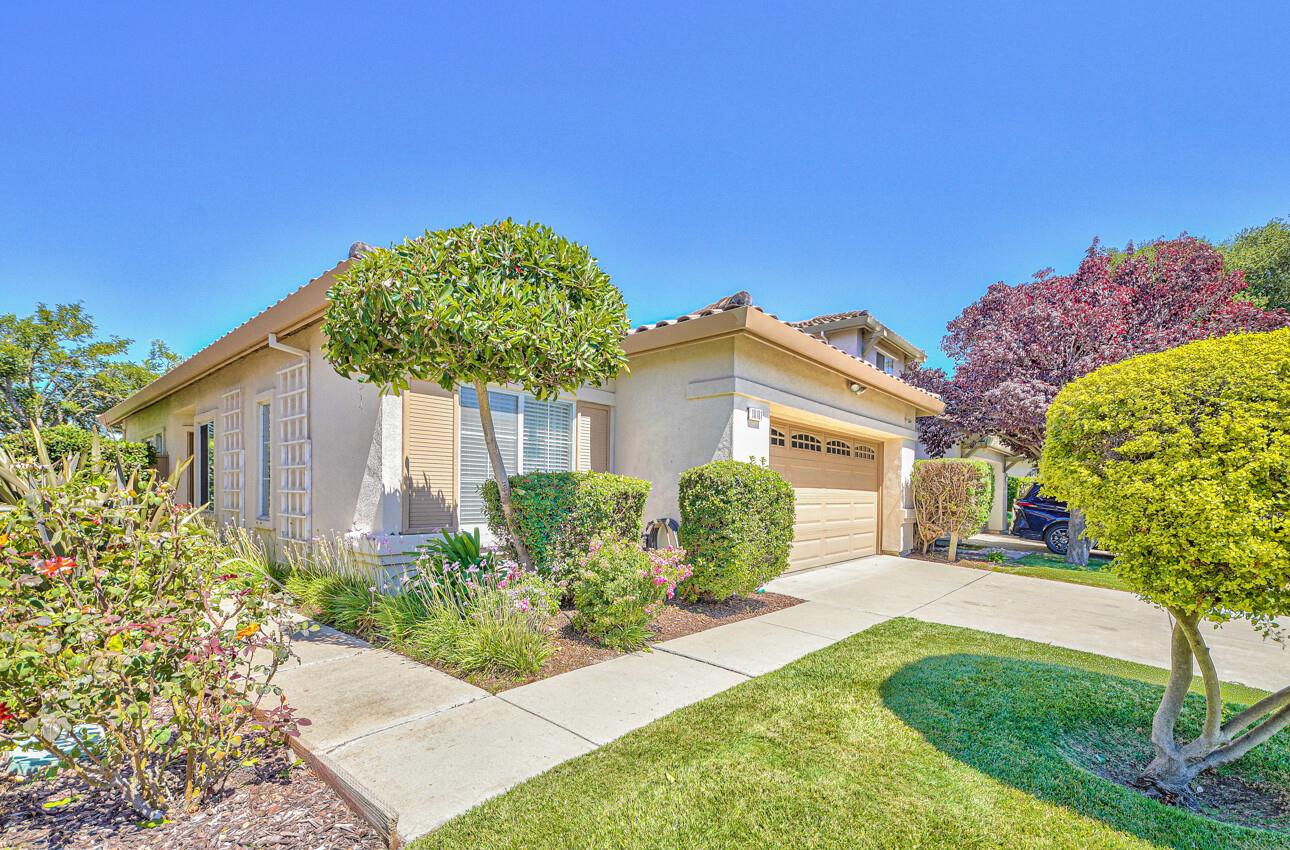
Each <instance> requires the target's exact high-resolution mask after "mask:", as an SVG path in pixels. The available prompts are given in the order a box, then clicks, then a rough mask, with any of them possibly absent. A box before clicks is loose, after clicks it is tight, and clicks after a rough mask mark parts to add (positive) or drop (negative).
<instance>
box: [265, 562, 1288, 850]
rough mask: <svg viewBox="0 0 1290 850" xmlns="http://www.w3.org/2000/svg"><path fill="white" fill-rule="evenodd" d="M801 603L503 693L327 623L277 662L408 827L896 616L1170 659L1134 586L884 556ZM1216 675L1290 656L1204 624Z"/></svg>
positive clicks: (289, 685)
mask: <svg viewBox="0 0 1290 850" xmlns="http://www.w3.org/2000/svg"><path fill="white" fill-rule="evenodd" d="M768 589H769V590H772V591H775V592H777V593H785V594H789V595H791V596H797V597H799V598H802V599H805V600H807V601H806V602H804V603H802V604H801V605H797V606H794V607H792V608H785V609H782V610H779V611H775V612H773V613H771V614H767V615H765V616H762V617H757V618H754V619H751V620H744V621H741V622H737V623H731V624H729V625H726V626H721V627H719V628H716V629H711V630H709V631H706V632H700V633H698V634H694V635H689V636H687V637H683V638H677V639H675V640H670V641H665V642H663V643H661V644H658V645H657V646H655V648H654V649H655V651H654V652H648V653H634V654H630V655H624V656H621V657H619V658H615V659H612V660H610V661H606V662H603V663H601V664H596V665H593V666H591V667H584V668H582V669H579V670H573V671H570V672H568V673H564V674H561V675H559V676H555V677H552V678H550V679H545V680H542V681H539V682H534V683H532V684H530V685H524V686H522V687H519V688H514V689H512V690H509V691H505V692H503V693H501V694H498V695H496V696H494V695H491V694H489V693H487V692H486V691H483V690H481V689H479V688H476V687H474V686H473V685H469V684H466V683H464V682H461V681H459V680H457V679H454V678H453V677H451V676H448V675H445V674H443V673H440V672H438V671H437V670H433V669H431V668H429V667H425V666H423V665H420V664H417V663H415V662H412V661H409V660H407V659H405V658H403V657H402V656H399V655H396V654H394V653H391V652H387V651H385V650H380V649H375V648H373V647H371V646H369V645H368V644H366V643H363V642H362V641H360V640H357V639H355V638H352V637H349V636H347V635H343V634H341V633H339V632H336V631H334V630H331V629H322V630H320V631H317V632H310V633H305V634H303V635H301V637H300V638H299V640H298V641H297V643H296V649H297V653H298V654H299V655H300V656H301V662H302V663H301V664H300V665H299V666H292V667H291V668H290V669H287V670H285V671H283V672H282V673H281V674H280V679H279V680H278V681H279V683H280V684H281V685H282V686H283V688H284V690H285V692H286V695H287V698H288V700H289V701H290V702H291V704H292V705H294V706H296V708H297V710H298V712H299V713H300V715H301V716H304V717H307V718H309V719H310V720H311V721H312V724H311V725H310V726H308V727H305V728H304V729H303V730H302V733H303V734H302V740H303V743H304V744H305V745H306V746H308V747H309V748H310V749H311V750H313V751H316V752H319V753H323V754H325V755H326V756H327V757H328V758H329V759H330V760H331V762H332V763H334V764H336V765H338V766H339V767H340V768H342V769H343V770H344V771H345V772H347V773H348V774H349V775H350V776H352V777H353V778H355V779H356V780H358V781H359V782H360V783H361V784H362V785H363V786H364V787H365V788H367V789H368V790H369V791H370V792H372V793H373V794H374V795H375V796H377V797H378V798H379V799H380V801H381V802H383V803H384V804H385V805H386V806H387V807H388V808H390V809H392V810H393V811H394V812H395V814H396V815H397V817H398V833H399V837H400V838H401V839H402V840H404V841H407V840H411V839H413V838H416V837H418V836H421V835H424V834H426V833H427V832H430V831H431V830H433V829H435V828H436V827H438V826H439V825H441V824H442V823H444V822H445V821H447V820H449V819H451V818H453V817H455V816H456V815H458V814H461V813H462V812H464V811H466V810H467V809H469V808H472V807H473V806H475V805H478V804H479V803H481V802H483V801H484V800H486V799H488V798H489V797H492V796H495V795H497V794H500V793H501V792H503V791H505V790H506V789H508V788H510V787H512V786H514V785H516V784H518V783H520V782H522V781H524V780H525V779H528V778H530V777H532V776H536V775H537V774H539V773H542V772H544V771H546V770H548V769H550V768H551V767H554V766H555V765H557V764H559V763H561V762H563V761H565V760H567V759H570V758H573V757H574V756H578V755H581V754H582V753H586V752H589V751H591V750H593V749H595V748H596V747H598V746H601V745H603V744H606V743H608V742H609V741H612V740H613V739H615V738H617V737H620V736H621V735H624V734H626V733H628V732H630V731H631V730H633V729H636V728H639V727H641V726H644V725H646V724H648V723H650V722H651V721H653V720H656V719H658V718H659V717H662V716H664V715H666V714H669V713H671V712H673V711H675V710H676V709H678V708H681V707H683V706H686V705H689V704H690V703H694V702H698V701H699V700H702V699H704V698H706V697H709V696H711V695H713V694H716V693H719V692H720V691H723V690H725V689H727V688H730V687H733V686H734V685H737V684H739V683H740V682H743V681H745V680H747V679H748V678H749V677H752V676H759V675H762V674H763V673H767V672H770V671H771V670H774V669H776V668H778V667H781V666H783V665H784V664H787V663H789V662H791V661H794V660H796V659H797V658H800V657H802V656H803V655H806V654H808V653H811V652H814V651H815V650H817V649H821V648H823V647H825V646H828V645H830V644H832V643H834V642H836V641H839V640H842V639H843V638H846V637H848V636H850V635H852V634H855V633H856V632H859V631H863V630H864V629H867V628H869V627H870V626H872V625H874V624H876V623H880V622H882V621H884V620H886V619H889V618H891V617H899V616H907V617H914V618H917V619H921V620H925V621H928V622H935V623H944V624H949V625H957V626H967V627H970V628H976V629H982V630H984V631H991V632H997V633H999V634H1005V635H1012V636H1015V637H1021V638H1027V639H1030V640H1035V641H1041V642H1044V643H1051V644H1055V645H1058V646H1066V647H1071V648H1074V649H1082V650H1087V651H1090V652H1097V653H1100V654H1103V655H1108V656H1112V657H1116V658H1124V659H1127V660H1130V661H1137V662H1142V663H1146V664H1151V665H1154V666H1165V664H1166V662H1167V660H1168V658H1167V656H1168V634H1169V625H1168V621H1167V619H1166V617H1165V615H1164V613H1163V612H1161V611H1159V610H1157V609H1155V608H1152V607H1151V606H1149V605H1146V604H1145V603H1142V602H1140V601H1139V600H1137V599H1136V598H1134V597H1133V596H1132V595H1130V594H1127V593H1122V592H1119V591H1114V590H1105V589H1102V588H1094V587H1083V586H1079V585H1071V584H1063V583H1059V582H1052V581H1045V580H1043V579H1032V578H1025V577H1021V576H1010V575H1006V574H1000V573H994V572H986V571H982V570H973V569H967V568H963V567H951V566H946V565H941V564H933V563H929V562H926V561H917V560H909V559H903V558H894V557H889V556H878V557H872V558H866V559H863V560H860V561H851V562H848V563H845V564H839V565H836V566H832V567H826V568H823V569H819V570H814V571H812V572H807V573H798V574H794V575H790V576H785V577H783V578H780V579H777V580H776V581H774V582H772V583H771V584H770V585H769V586H768ZM1211 641H1212V644H1211V645H1212V646H1213V648H1214V652H1215V656H1216V660H1217V661H1218V663H1219V665H1220V669H1221V670H1222V671H1223V675H1224V677H1225V678H1227V679H1230V680H1233V681H1239V682H1244V683H1246V684H1250V685H1254V686H1256V687H1262V688H1272V687H1280V686H1281V685H1283V684H1284V682H1285V679H1286V678H1287V677H1288V676H1290V653H1287V652H1285V651H1283V650H1282V649H1281V648H1280V647H1279V646H1276V645H1274V644H1269V643H1265V642H1264V641H1263V640H1262V638H1261V637H1260V636H1259V635H1258V634H1257V633H1255V632H1254V631H1253V630H1251V629H1250V628H1249V627H1247V626H1244V625H1243V624H1231V625H1229V626H1226V627H1224V628H1223V629H1222V630H1221V631H1218V632H1215V633H1214V634H1213V635H1212V636H1211Z"/></svg>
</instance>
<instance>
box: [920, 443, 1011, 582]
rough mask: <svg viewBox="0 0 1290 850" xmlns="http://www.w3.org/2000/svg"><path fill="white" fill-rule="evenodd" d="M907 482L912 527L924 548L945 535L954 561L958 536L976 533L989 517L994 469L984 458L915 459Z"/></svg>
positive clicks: (991, 505) (950, 557) (992, 501)
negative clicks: (911, 492)
mask: <svg viewBox="0 0 1290 850" xmlns="http://www.w3.org/2000/svg"><path fill="white" fill-rule="evenodd" d="M910 486H911V488H912V490H913V494H914V521H915V531H916V533H917V534H918V540H919V542H920V543H922V544H923V551H924V552H926V551H927V549H928V547H929V546H930V545H931V544H932V543H934V542H935V541H937V540H939V539H940V538H942V537H946V536H948V537H949V538H950V551H949V559H950V560H951V561H953V560H955V559H956V558H957V557H958V544H959V540H961V539H962V538H964V537H971V536H972V535H973V534H976V533H977V532H978V531H980V530H981V529H983V528H985V524H986V523H987V522H989V521H990V509H991V508H992V507H993V505H994V470H993V469H991V468H990V464H988V463H986V462H985V461H983V460H971V459H969V458H939V459H933V460H916V461H914V471H913V473H912V475H911V478H910Z"/></svg>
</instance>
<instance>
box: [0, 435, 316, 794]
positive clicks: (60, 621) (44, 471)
mask: <svg viewBox="0 0 1290 850" xmlns="http://www.w3.org/2000/svg"><path fill="white" fill-rule="evenodd" d="M37 448H38V451H37V456H38V458H39V459H38V460H37V461H35V462H31V463H27V462H15V461H14V460H13V459H12V458H11V457H10V456H8V455H7V454H6V453H5V452H4V451H3V450H0V529H2V531H0V563H2V564H3V571H2V572H0V745H17V744H19V743H22V744H26V745H29V746H32V745H34V746H38V747H39V748H42V749H45V750H48V751H49V752H51V753H53V754H54V755H55V756H56V757H57V758H58V759H59V763H58V769H64V770H71V771H74V772H75V773H76V774H77V775H79V776H80V777H81V778H82V779H83V780H84V781H85V782H86V783H88V784H89V785H91V786H94V787H96V788H101V789H105V790H107V791H109V792H111V793H114V794H116V795H118V796H119V797H120V798H121V799H123V800H124V801H125V802H126V803H128V804H129V805H130V806H132V807H133V808H134V809H135V810H136V811H137V812H139V813H140V814H141V815H142V816H143V817H144V818H146V819H150V820H156V819H160V818H162V817H164V814H165V812H166V811H167V810H170V809H172V808H176V807H178V808H182V809H192V808H194V807H196V806H198V805H200V803H201V802H202V801H203V800H204V799H206V798H207V797H208V796H209V795H210V794H212V793H213V792H216V791H217V790H218V789H219V788H220V787H221V786H222V784H223V782H224V781H225V779H226V778H227V777H228V775H229V773H230V772H231V771H232V770H233V769H234V768H236V767H237V766H238V765H240V764H242V763H243V762H244V761H246V760H248V759H251V758H253V757H254V752H255V750H256V749H257V748H258V746H259V745H260V744H261V743H262V742H263V741H264V739H265V738H268V739H269V740H271V741H273V740H277V741H280V740H282V736H284V735H286V734H291V733H293V732H294V724H295V722H296V721H295V720H294V719H293V717H292V712H291V709H290V708H289V707H288V706H287V705H286V704H285V701H284V700H283V698H282V696H281V691H280V689H279V688H277V687H276V686H274V685H273V684H272V678H273V674H274V673H275V672H276V670H277V668H278V666H279V665H280V664H281V663H282V662H283V661H285V660H286V659H287V658H288V657H289V654H290V652H289V646H288V639H289V629H288V627H287V624H286V622H285V620H284V612H285V610H286V609H285V606H283V605H281V602H282V600H280V599H279V598H277V597H276V596H275V595H274V593H273V592H272V591H271V589H270V587H269V583H268V580H267V578H266V577H265V576H263V575H258V576H251V577H248V575H246V573H247V571H248V570H251V569H253V568H252V567H251V566H250V565H248V564H247V563H246V562H244V561H242V560H240V559H237V558H233V557H229V553H228V551H227V550H226V549H224V548H222V547H221V546H220V544H219V542H218V540H217V539H216V536H215V534H214V533H213V532H212V531H211V530H210V529H209V528H208V527H206V526H205V525H204V524H203V523H202V522H201V521H200V520H199V519H198V512H197V511H194V510H192V509H190V508H187V507H180V506H179V505H177V504H176V502H175V498H174V489H173V486H172V484H171V483H169V482H165V481H159V480H156V479H155V478H154V477H153V476H152V474H151V473H142V474H136V475H133V476H131V477H130V478H129V479H127V480H122V479H121V478H120V477H119V473H118V470H117V466H116V464H115V463H110V462H107V461H104V460H101V459H98V458H96V457H86V456H78V455H73V456H70V457H68V458H65V459H64V460H62V461H61V462H60V463H57V464H54V463H51V462H50V461H49V458H48V455H47V454H46V453H45V452H44V451H43V448H42V447H40V446H39V445H38V447H37ZM300 722H302V723H303V722H306V721H300ZM86 724H92V725H94V726H98V727H100V728H101V729H102V736H101V737H99V738H97V740H94V741H91V740H88V739H87V738H86V737H85V736H84V732H83V730H84V728H85V725H86ZM60 737H63V739H64V743H65V742H66V741H67V740H71V741H73V742H75V746H74V747H72V748H67V747H65V746H60V745H59V738H60Z"/></svg>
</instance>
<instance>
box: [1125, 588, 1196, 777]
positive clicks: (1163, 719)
mask: <svg viewBox="0 0 1290 850" xmlns="http://www.w3.org/2000/svg"><path fill="white" fill-rule="evenodd" d="M1169 613H1170V616H1172V617H1173V618H1174V628H1173V634H1172V641H1171V643H1170V647H1171V651H1170V668H1169V684H1168V685H1166V686H1165V693H1164V696H1163V697H1161V699H1160V706H1159V708H1157V709H1156V714H1155V717H1153V718H1152V721H1151V744H1152V746H1153V747H1155V753H1156V756H1155V758H1154V759H1152V760H1151V763H1150V764H1148V765H1147V767H1146V769H1145V770H1144V771H1143V772H1142V774H1141V775H1140V776H1139V777H1138V785H1139V786H1140V787H1142V788H1144V789H1146V790H1147V791H1148V793H1150V794H1152V795H1153V796H1159V797H1163V798H1165V799H1168V800H1175V799H1176V800H1182V801H1189V798H1188V793H1189V792H1188V790H1187V786H1188V785H1189V784H1190V783H1191V779H1192V777H1191V775H1190V774H1189V773H1188V771H1187V760H1186V759H1185V758H1184V757H1183V754H1182V748H1181V747H1179V746H1178V738H1177V729H1178V718H1179V716H1180V715H1181V714H1182V710H1183V702H1184V701H1185V700H1186V699H1187V692H1188V691H1189V690H1190V689H1191V683H1192V679H1193V678H1194V677H1195V675H1196V673H1195V668H1194V666H1193V663H1194V661H1195V656H1194V655H1193V654H1192V645H1191V641H1190V640H1188V638H1187V631H1186V629H1185V627H1184V626H1183V623H1182V618H1181V617H1179V616H1178V615H1177V614H1175V613H1174V612H1173V611H1170V612H1169Z"/></svg>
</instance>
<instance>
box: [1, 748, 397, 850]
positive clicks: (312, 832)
mask: <svg viewBox="0 0 1290 850" xmlns="http://www.w3.org/2000/svg"><path fill="white" fill-rule="evenodd" d="M67 798H71V802H69V803H67V804H65V805H60V806H56V807H53V808H48V809H47V808H44V806H43V804H45V803H49V802H54V801H61V800H64V799H67ZM172 817H173V821H170V822H167V823H163V824H160V825H158V826H155V827H147V826H144V825H142V824H141V822H140V818H139V815H138V814H136V813H135V812H134V811H133V810H131V809H130V808H128V807H127V806H125V805H123V804H121V803H120V802H118V801H117V800H116V799H115V798H114V797H111V796H110V795H108V794H105V793H103V792H100V791H95V790H94V789H91V788H87V787H86V786H85V785H84V783H82V782H81V781H80V780H79V779H76V778H75V777H74V776H71V775H69V774H64V775H63V776H60V777H57V778H55V779H51V780H32V781H27V782H14V781H11V780H8V779H2V780H0V848H3V849H4V850H10V848H23V850H27V848H32V850H173V848H184V850H216V849H217V848H218V850H234V848H238V850H240V848H255V850H260V848H264V850H377V848H384V847H385V843H384V842H383V841H381V839H380V838H378V837H377V834H376V832H375V831H374V830H373V829H372V828H371V827H370V826H368V824H367V823H366V822H365V821H364V820H363V819H362V818H360V817H359V816H358V815H356V814H354V813H353V812H352V811H351V810H350V809H349V808H347V807H346V805H345V803H344V802H343V801H342V800H341V799H340V797H338V796H337V795H336V794H335V792H333V791H332V790H331V788H330V787H328V786H327V785H326V784H325V783H324V782H323V781H322V780H321V779H319V778H318V776H317V775H315V774H314V772H313V771H311V770H310V769H309V768H308V767H307V766H306V765H305V764H303V763H301V762H299V761H297V760H296V759H295V756H294V755H293V754H292V753H291V752H290V751H289V750H286V749H282V748H274V749H272V750H270V751H267V752H265V754H264V755H263V757H262V759H261V762H260V763H259V764H257V765H256V766H254V767H249V768H240V769H239V770H238V771H237V772H235V773H234V774H233V775H232V776H231V777H230V778H229V782H228V786H227V788H226V790H225V792H224V794H223V796H221V797H219V798H218V799H215V800H213V801H211V802H210V803H208V804H207V805H206V806H205V807H203V808H202V809H201V810H200V811H198V812H196V813H194V814H191V815H173V816H172Z"/></svg>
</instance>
